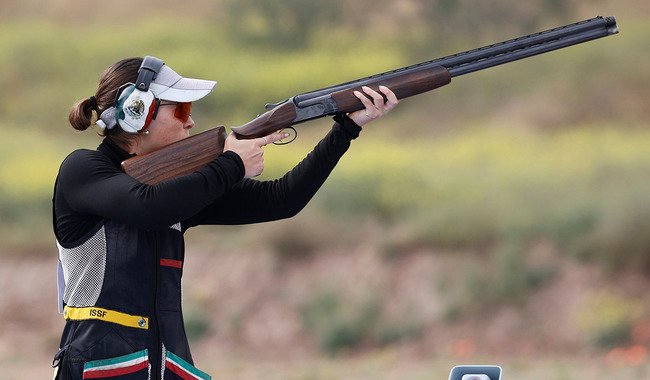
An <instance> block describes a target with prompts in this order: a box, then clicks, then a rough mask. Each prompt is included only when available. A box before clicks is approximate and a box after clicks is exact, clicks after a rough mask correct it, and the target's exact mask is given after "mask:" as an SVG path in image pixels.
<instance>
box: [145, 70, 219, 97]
mask: <svg viewBox="0 0 650 380" xmlns="http://www.w3.org/2000/svg"><path fill="white" fill-rule="evenodd" d="M216 84H217V82H215V81H211V80H204V79H193V78H183V77H181V76H180V75H178V74H177V73H176V72H175V71H174V70H172V69H171V68H169V66H163V67H162V69H161V70H160V73H159V74H158V76H157V77H156V79H155V80H154V81H153V82H152V83H151V85H150V86H149V89H150V90H151V91H152V92H153V93H154V95H155V96H156V97H157V98H158V99H162V100H169V101H172V102H193V101H196V100H199V99H201V98H203V97H204V96H206V95H208V94H209V93H210V92H211V91H212V90H213V89H214V86H215V85H216Z"/></svg>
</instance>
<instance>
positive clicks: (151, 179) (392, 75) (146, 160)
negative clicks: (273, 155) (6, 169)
mask: <svg viewBox="0 0 650 380" xmlns="http://www.w3.org/2000/svg"><path fill="white" fill-rule="evenodd" d="M616 33H618V27H617V24H616V19H615V18H614V17H613V16H610V17H601V16H598V17H595V18H592V19H589V20H584V21H581V22H577V23H574V24H569V25H565V26H561V27H558V28H553V29H549V30H546V31H543V32H539V33H535V34H531V35H528V36H524V37H519V38H515V39H512V40H508V41H504V42H500V43H496V44H493V45H489V46H485V47H482V48H478V49H474V50H469V51H466V52H463V53H458V54H454V55H450V56H447V57H443V58H438V59H434V60H431V61H427V62H422V63H419V64H416V65H411V66H407V67H403V68H399V69H396V70H392V71H388V72H385V73H381V74H376V75H372V76H369V77H366V78H361V79H358V80H354V81H351V82H346V83H342V84H339V85H336V86H330V87H326V88H322V89H320V90H316V91H311V92H307V93H303V94H299V95H295V96H293V97H291V98H289V99H287V100H285V101H283V102H280V103H277V104H267V105H266V109H267V111H266V112H265V113H263V114H262V115H260V116H258V117H256V118H255V119H253V120H251V121H249V122H248V123H246V124H244V125H242V126H239V127H232V131H233V132H235V134H237V135H238V137H239V138H256V137H261V136H266V135H268V134H270V133H273V132H275V131H279V130H282V129H285V128H291V126H292V125H294V124H298V123H302V122H305V121H308V120H312V119H316V118H320V117H324V116H327V115H334V114H336V113H339V112H344V113H349V112H354V111H357V110H360V109H363V108H364V106H363V103H361V101H360V100H359V99H357V97H356V96H354V94H353V91H355V90H360V89H361V87H362V86H368V87H371V88H373V89H374V90H377V89H378V87H379V86H380V85H383V86H386V87H388V88H390V89H391V90H392V91H393V92H394V93H395V95H396V96H397V98H398V99H404V98H407V97H410V96H413V95H417V94H421V93H424V92H427V91H431V90H433V89H436V88H438V87H441V86H444V85H446V84H449V83H450V82H451V78H452V77H457V76H460V75H464V74H468V73H472V72H474V71H478V70H483V69H486V68H489V67H493V66H497V65H501V64H504V63H508V62H512V61H516V60H519V59H523V58H528V57H531V56H534V55H538V54H542V53H547V52H550V51H553V50H557V49H562V48H565V47H569V46H572V45H576V44H579V43H583V42H586V41H591V40H594V39H597V38H601V37H606V36H609V35H612V34H616ZM225 138H226V132H225V129H224V127H217V128H213V129H211V130H208V131H206V132H203V133H199V134H197V135H194V136H192V137H189V138H187V139H184V140H181V141H178V142H176V143H173V144H170V145H168V146H166V147H164V148H162V149H160V150H158V151H156V152H152V153H149V154H146V155H142V156H136V157H133V158H130V159H128V160H126V161H124V162H122V169H123V170H124V171H125V172H126V173H127V174H129V175H131V176H132V177H134V178H135V179H137V180H139V181H141V182H143V183H148V184H156V183H158V182H160V181H163V180H166V179H169V178H173V177H176V176H180V175H184V174H189V173H191V172H193V171H195V170H197V169H199V168H201V167H202V166H204V165H206V164H207V163H208V162H210V161H211V160H213V159H214V158H215V157H217V156H218V155H219V154H221V153H222V151H223V144H224V140H225Z"/></svg>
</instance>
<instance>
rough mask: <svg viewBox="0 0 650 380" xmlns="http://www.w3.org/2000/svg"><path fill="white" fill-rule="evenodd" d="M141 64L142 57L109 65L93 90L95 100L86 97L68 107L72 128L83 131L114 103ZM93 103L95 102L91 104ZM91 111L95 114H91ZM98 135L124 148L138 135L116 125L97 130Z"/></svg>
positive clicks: (133, 79) (132, 79) (136, 74)
mask: <svg viewBox="0 0 650 380" xmlns="http://www.w3.org/2000/svg"><path fill="white" fill-rule="evenodd" d="M141 64H142V58H126V59H123V60H121V61H118V62H115V63H114V64H112V65H111V66H109V67H108V68H107V69H106V70H104V72H103V73H102V75H101V76H100V77H99V84H98V85H97V91H96V92H95V95H94V97H95V101H94V102H93V100H91V98H90V97H89V98H86V99H82V100H79V101H78V102H76V103H75V104H74V105H73V106H72V108H71V109H70V114H69V115H68V120H69V121H70V125H72V128H74V129H77V130H79V131H85V130H86V129H88V128H89V127H90V126H91V125H93V124H95V121H96V120H97V118H98V117H99V115H100V114H101V113H102V112H103V111H104V110H105V109H107V108H110V107H111V106H113V105H114V103H115V95H116V93H117V91H118V89H119V88H120V86H122V85H123V84H125V83H129V82H131V83H135V81H136V80H137V79H138V69H139V68H140V65H141ZM93 103H95V104H93ZM93 111H95V112H96V113H97V114H96V115H93ZM98 133H99V135H100V136H107V137H109V138H110V139H111V140H113V141H114V142H115V143H116V144H118V145H119V146H121V147H122V148H124V149H128V148H129V146H130V145H131V143H132V141H133V140H134V139H135V138H137V136H138V135H135V134H131V133H127V132H124V130H122V128H120V127H119V126H116V127H115V128H113V129H105V130H103V131H101V132H98Z"/></svg>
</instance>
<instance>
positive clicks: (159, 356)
mask: <svg viewBox="0 0 650 380" xmlns="http://www.w3.org/2000/svg"><path fill="white" fill-rule="evenodd" d="M150 236H151V237H152V238H151V240H152V242H151V247H152V249H153V253H154V254H153V257H154V260H153V261H154V262H153V265H154V299H153V316H152V317H153V319H154V321H155V323H154V326H155V327H156V336H155V354H154V356H155V357H154V358H153V359H154V360H153V361H152V362H153V363H156V364H155V365H156V367H154V372H155V373H156V375H155V378H156V379H159V380H162V379H163V371H164V370H165V367H164V363H163V362H162V361H163V353H162V349H163V348H162V347H163V345H162V342H161V340H160V321H159V318H158V309H159V307H158V300H159V297H160V296H159V294H158V291H159V289H160V286H159V285H160V284H159V281H160V265H159V262H160V252H159V251H158V234H157V233H155V232H152V233H151V235H150Z"/></svg>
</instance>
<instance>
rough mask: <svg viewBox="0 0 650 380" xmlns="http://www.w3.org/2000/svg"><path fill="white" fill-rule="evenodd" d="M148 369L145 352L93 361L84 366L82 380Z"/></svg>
mask: <svg viewBox="0 0 650 380" xmlns="http://www.w3.org/2000/svg"><path fill="white" fill-rule="evenodd" d="M147 368H149V353H148V352H147V350H142V351H138V352H134V353H132V354H129V355H124V356H119V357H117V358H112V359H103V360H93V361H91V362H86V364H84V372H83V378H84V379H101V378H104V377H112V376H119V375H126V374H129V373H134V372H137V371H140V370H143V369H147Z"/></svg>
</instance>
